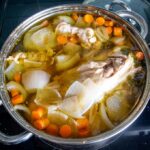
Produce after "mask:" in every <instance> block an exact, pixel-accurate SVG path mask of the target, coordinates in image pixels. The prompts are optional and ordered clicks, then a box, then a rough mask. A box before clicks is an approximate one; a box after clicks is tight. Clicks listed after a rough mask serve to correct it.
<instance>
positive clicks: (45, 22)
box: [41, 20, 49, 27]
mask: <svg viewBox="0 0 150 150" xmlns="http://www.w3.org/2000/svg"><path fill="white" fill-rule="evenodd" d="M48 25H49V22H48V20H44V21H43V22H42V23H41V26H42V27H46V26H48Z"/></svg>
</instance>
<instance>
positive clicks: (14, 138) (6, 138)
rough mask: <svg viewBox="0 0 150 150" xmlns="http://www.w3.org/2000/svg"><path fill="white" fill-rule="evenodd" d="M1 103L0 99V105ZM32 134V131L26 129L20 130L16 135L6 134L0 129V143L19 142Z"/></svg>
mask: <svg viewBox="0 0 150 150" xmlns="http://www.w3.org/2000/svg"><path fill="white" fill-rule="evenodd" d="M1 105H2V101H1V100H0V106H1ZM31 136H32V133H29V132H27V131H25V132H22V133H20V134H18V135H11V136H10V135H6V134H4V133H2V132H1V131H0V143H3V144H5V145H11V144H19V143H21V142H24V141H27V140H28V139H29V138H30V137H31Z"/></svg>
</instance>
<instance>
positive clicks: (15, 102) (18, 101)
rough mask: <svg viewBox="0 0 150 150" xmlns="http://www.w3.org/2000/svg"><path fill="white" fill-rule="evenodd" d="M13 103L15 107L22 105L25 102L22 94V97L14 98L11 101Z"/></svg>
mask: <svg viewBox="0 0 150 150" xmlns="http://www.w3.org/2000/svg"><path fill="white" fill-rule="evenodd" d="M11 102H12V104H13V105H17V104H21V103H23V102H24V97H23V95H21V94H20V95H16V96H15V97H13V98H12V99H11Z"/></svg>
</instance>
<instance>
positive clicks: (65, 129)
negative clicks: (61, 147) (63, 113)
mask: <svg viewBox="0 0 150 150" xmlns="http://www.w3.org/2000/svg"><path fill="white" fill-rule="evenodd" d="M59 134H60V135H61V136H62V137H64V138H68V137H70V136H71V134H72V129H71V127H70V126H69V125H67V124H65V125H62V126H61V127H60V130H59Z"/></svg>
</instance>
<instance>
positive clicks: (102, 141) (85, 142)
mask: <svg viewBox="0 0 150 150" xmlns="http://www.w3.org/2000/svg"><path fill="white" fill-rule="evenodd" d="M72 11H76V12H86V13H91V14H99V15H105V16H107V17H109V18H111V19H114V20H116V21H117V22H118V23H120V24H121V25H123V26H124V28H126V31H127V32H128V34H129V35H130V37H132V39H133V40H134V42H135V43H136V44H137V45H138V47H139V48H140V49H141V50H142V51H143V52H144V54H145V61H146V69H147V73H146V83H145V88H144V91H143V94H142V96H141V98H140V100H139V101H138V103H137V104H136V106H135V108H134V110H133V111H132V112H131V114H130V115H129V117H128V118H127V119H125V120H124V121H123V122H122V123H120V124H119V125H118V126H116V127H115V128H114V129H113V130H110V131H107V132H105V133H102V134H100V135H97V136H94V137H89V138H82V139H63V138H60V137H55V136H51V135H48V134H46V133H44V132H41V131H39V130H36V129H35V128H33V127H32V125H31V124H30V123H28V122H27V121H26V120H25V119H24V118H23V117H22V116H21V115H20V114H19V113H17V112H16V111H15V110H14V108H13V106H12V104H11V102H10V98H9V95H8V92H7V89H6V84H5V83H6V82H5V77H4V68H5V59H6V58H7V56H8V55H9V54H10V53H11V51H12V50H13V48H14V46H15V44H16V42H17V40H18V39H19V38H20V37H21V36H22V35H23V34H24V33H25V32H26V31H27V30H28V29H29V28H30V27H32V26H33V25H35V24H36V23H38V22H40V21H42V20H44V19H46V18H49V17H51V16H53V15H56V14H61V13H64V12H72ZM117 14H118V15H117ZM117 14H115V13H112V12H110V11H107V10H104V9H101V8H97V7H93V6H89V5H63V6H58V7H53V8H50V9H46V10H44V11H42V12H39V13H37V14H35V15H33V16H31V17H30V18H28V19H27V20H25V21H24V22H23V23H21V24H20V25H19V26H18V27H17V28H16V29H15V30H14V31H13V32H12V33H11V34H10V36H9V37H8V38H7V40H6V41H5V43H4V45H3V47H2V50H1V53H0V58H1V59H0V96H1V100H2V103H3V105H4V107H5V108H6V109H7V110H8V112H9V113H10V115H11V116H12V117H13V118H14V119H15V120H16V121H17V122H18V123H19V124H20V125H21V126H22V127H23V128H24V129H25V130H26V131H27V132H25V133H22V134H20V135H17V136H12V137H9V136H7V135H4V134H3V133H2V132H0V141H1V142H3V143H5V144H12V143H19V142H21V141H24V140H26V139H28V138H29V137H31V136H32V134H33V135H36V136H38V137H39V138H42V139H44V140H46V141H48V142H54V143H57V144H61V145H63V146H65V147H69V148H70V147H72V146H74V148H76V147H81V146H83V147H87V146H90V147H92V146H93V147H94V146H95V145H99V147H102V146H104V145H106V144H108V143H109V142H112V141H113V140H114V137H118V136H119V135H120V134H121V133H122V132H123V131H124V130H125V129H126V128H127V127H129V126H130V125H131V124H132V123H133V122H134V121H135V120H136V119H137V118H138V117H139V115H140V114H141V113H142V111H143V110H144V108H145V107H146V104H147V103H148V100H149V97H150V93H149V91H150V60H149V56H150V53H149V49H148V46H147V44H146V42H145V41H144V39H143V38H142V36H143V37H144V38H145V36H146V34H147V31H148V29H147V25H146V23H145V21H144V19H143V18H142V17H140V16H139V15H138V14H137V13H134V12H132V11H128V10H123V11H119V12H117ZM119 15H120V16H121V17H128V18H130V19H133V20H134V21H136V22H138V24H139V25H140V26H141V29H142V30H141V34H142V36H141V35H140V34H139V32H138V31H137V30H136V29H135V28H134V27H133V26H132V25H130V24H129V23H128V22H126V21H125V20H124V19H122V18H121V17H119Z"/></svg>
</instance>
